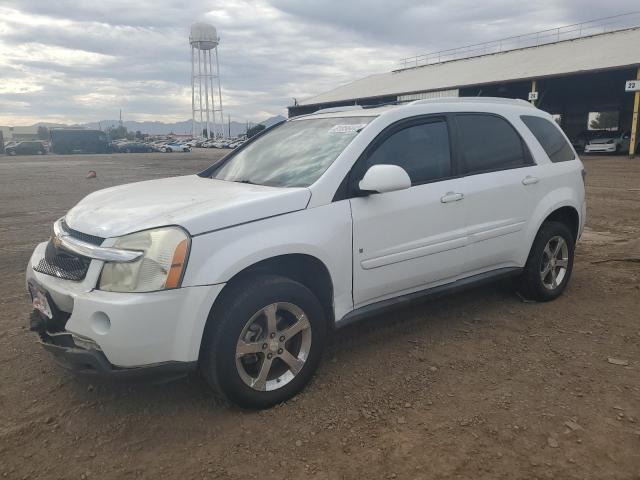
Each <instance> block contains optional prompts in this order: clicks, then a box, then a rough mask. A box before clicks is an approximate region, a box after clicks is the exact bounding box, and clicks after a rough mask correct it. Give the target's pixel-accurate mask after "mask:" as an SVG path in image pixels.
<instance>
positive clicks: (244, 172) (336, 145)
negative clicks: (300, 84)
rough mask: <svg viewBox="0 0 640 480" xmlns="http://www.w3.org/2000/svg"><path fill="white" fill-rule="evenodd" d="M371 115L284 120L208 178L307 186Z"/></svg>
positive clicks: (364, 124)
mask: <svg viewBox="0 0 640 480" xmlns="http://www.w3.org/2000/svg"><path fill="white" fill-rule="evenodd" d="M373 118H374V117H341V118H310V119H301V120H294V121H290V122H285V123H283V124H281V125H279V126H277V127H275V128H274V129H273V130H271V131H269V132H266V133H265V134H264V135H262V136H261V137H260V138H257V139H256V140H254V141H253V142H251V143H250V144H248V145H247V146H246V147H245V148H243V149H242V150H240V151H239V152H238V153H236V154H235V155H233V156H232V157H231V158H229V159H228V160H227V161H225V162H224V163H223V164H222V165H221V166H220V167H219V168H217V169H216V170H215V171H214V173H213V174H212V176H211V178H216V179H218V180H227V181H230V182H245V183H253V184H257V185H269V186H273V187H308V186H309V185H311V184H312V183H313V182H315V181H316V180H317V179H318V178H320V176H321V175H322V174H323V173H324V171H325V170H326V169H327V168H329V165H331V164H332V163H333V161H334V160H335V159H336V158H337V157H338V155H340V153H341V152H342V151H343V150H344V149H345V148H346V147H347V145H349V143H350V142H351V140H353V138H354V137H355V136H356V135H357V134H358V132H359V131H360V130H362V129H363V128H364V127H365V126H366V125H367V124H368V123H369V122H370V121H371V120H373Z"/></svg>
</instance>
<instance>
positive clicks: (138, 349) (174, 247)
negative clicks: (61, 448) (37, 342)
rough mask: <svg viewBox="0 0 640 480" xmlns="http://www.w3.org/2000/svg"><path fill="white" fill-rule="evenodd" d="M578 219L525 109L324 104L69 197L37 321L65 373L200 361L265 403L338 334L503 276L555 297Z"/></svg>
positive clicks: (220, 388) (34, 289) (219, 379)
mask: <svg viewBox="0 0 640 480" xmlns="http://www.w3.org/2000/svg"><path fill="white" fill-rule="evenodd" d="M584 221H585V195H584V170H583V165H582V163H581V161H580V160H579V158H578V157H577V155H576V154H575V151H574V150H573V149H572V147H571V145H570V144H569V142H568V141H567V139H566V137H565V135H564V134H563V133H562V131H561V130H560V129H559V128H558V126H557V125H556V124H555V122H554V121H553V119H552V118H551V117H550V116H549V115H548V114H546V113H544V112H542V111H540V110H537V109H535V108H534V107H532V106H531V105H530V104H528V103H526V102H524V101H519V100H506V99H490V98H474V99H440V100H437V101H416V102H413V103H411V104H407V105H402V106H386V107H376V108H348V107H347V108H343V109H330V110H325V111H320V112H317V113H315V114H312V115H306V116H301V117H296V118H292V119H290V120H288V121H286V122H283V123H281V124H279V125H277V126H274V127H272V128H270V129H268V130H266V131H264V132H263V133H262V134H260V135H258V136H256V137H254V138H252V139H251V140H250V141H248V142H247V143H245V144H244V145H242V146H241V147H239V148H238V149H236V150H235V151H233V152H232V153H230V154H229V155H227V156H226V157H225V158H224V159H223V160H222V161H220V162H219V163H218V164H216V165H213V166H212V167H210V168H208V169H207V170H205V171H203V172H201V173H199V174H197V175H188V176H182V177H175V178H166V179H161V180H153V181H147V182H140V183H133V184H128V185H122V186H118V187H113V188H108V189H106V190H101V191H97V192H95V193H92V194H90V195H88V196H87V197H86V198H84V199H83V200H81V201H80V202H79V203H78V204H77V205H76V206H75V207H73V208H72V209H71V210H69V212H68V213H67V214H66V215H65V216H64V217H63V218H61V219H59V220H57V221H56V222H55V224H54V227H53V236H52V238H51V240H49V241H48V242H45V243H41V244H39V245H38V246H37V247H36V248H35V251H34V252H33V255H32V257H31V260H30V262H29V265H28V268H27V274H26V277H27V278H26V280H27V285H28V288H29V291H30V293H31V296H32V300H33V313H32V317H31V327H32V329H33V330H35V331H37V332H38V333H39V335H40V339H41V342H42V345H43V346H44V347H45V348H47V349H48V350H50V351H51V352H52V353H53V354H54V355H55V357H56V358H57V359H58V360H59V361H60V362H61V363H63V364H64V365H66V366H67V367H69V368H71V369H73V370H74V371H76V372H79V373H92V374H99V375H109V376H113V377H118V376H119V377H128V376H133V375H138V374H141V373H142V374H154V373H157V374H162V375H174V376H175V375H179V374H183V373H184V372H187V371H190V370H194V369H196V368H199V370H200V371H201V372H202V374H203V375H204V377H205V379H206V380H207V381H208V382H209V383H210V384H211V386H212V387H213V388H214V389H215V390H216V391H217V392H219V393H221V394H222V395H223V396H224V397H226V398H227V399H229V400H230V401H232V402H235V403H237V404H239V405H241V406H244V407H250V408H265V407H269V406H271V405H274V404H276V403H279V402H282V401H284V400H286V399H287V398H289V397H291V396H293V395H295V394H296V393H297V392H299V391H300V390H301V389H302V388H303V387H304V386H305V384H306V383H307V382H308V381H309V380H310V378H311V377H312V375H313V373H314V371H315V370H316V368H317V367H318V364H319V361H320V357H321V353H322V350H323V347H324V344H325V339H326V337H327V334H328V333H329V332H330V331H332V330H333V329H334V328H335V327H340V326H342V325H345V324H347V323H349V322H351V321H354V320H357V319H361V318H363V317H366V316H369V315H372V314H375V313H379V312H382V311H384V310H385V309H388V308H392V307H393V306H394V305H397V304H399V303H402V304H404V303H405V302H406V301H408V300H413V299H419V298H424V297H428V296H429V295H433V294H438V295H439V294H442V293H443V292H449V291H457V290H460V289H461V288H464V287H468V286H472V285H476V284H478V283H481V282H486V281H488V280H493V279H497V278H500V277H505V276H512V277H514V279H515V281H516V285H517V287H518V288H519V289H520V291H521V292H522V293H523V294H524V295H526V296H527V297H529V298H531V299H535V300H538V301H545V300H552V299H554V298H556V297H557V296H559V295H560V294H561V293H562V292H563V290H564V289H565V287H566V286H567V283H568V282H569V278H570V276H571V271H572V266H573V255H574V246H575V243H576V241H577V240H578V238H579V237H580V234H581V232H582V228H583V226H584ZM425 308H428V307H425Z"/></svg>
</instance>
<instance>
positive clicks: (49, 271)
mask: <svg viewBox="0 0 640 480" xmlns="http://www.w3.org/2000/svg"><path fill="white" fill-rule="evenodd" d="M90 263H91V260H90V259H89V258H85V257H81V256H79V255H75V254H73V253H71V252H67V251H66V250H62V249H58V248H56V247H55V245H54V244H53V243H52V242H51V241H49V243H48V244H47V248H46V250H45V253H44V258H43V259H41V260H40V261H39V262H38V264H37V265H35V266H34V267H33V269H34V270H35V271H36V272H40V273H44V274H45V275H51V276H52V277H58V278H62V279H64V280H73V281H76V282H79V281H80V280H83V279H84V277H85V276H86V275H87V270H88V269H89V264H90Z"/></svg>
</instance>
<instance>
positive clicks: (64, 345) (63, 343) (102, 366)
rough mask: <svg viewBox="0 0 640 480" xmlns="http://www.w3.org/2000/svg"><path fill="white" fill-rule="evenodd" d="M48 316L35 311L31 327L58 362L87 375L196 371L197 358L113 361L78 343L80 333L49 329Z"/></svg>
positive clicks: (163, 375) (166, 376)
mask: <svg viewBox="0 0 640 480" xmlns="http://www.w3.org/2000/svg"><path fill="white" fill-rule="evenodd" d="M45 324H46V318H44V317H42V316H41V314H40V313H39V312H35V311H34V312H32V314H31V329H32V330H35V331H37V332H38V333H39V335H40V344H41V345H42V347H43V348H44V349H45V350H47V351H48V352H49V353H51V354H52V355H53V357H54V359H55V360H56V362H57V363H58V364H59V365H60V366H62V367H63V368H66V369H67V370H69V371H71V372H73V373H75V374H79V375H85V376H91V377H103V378H110V379H123V380H124V379H133V378H139V377H145V378H147V379H154V380H158V381H160V380H171V379H174V378H179V377H182V376H184V375H186V374H188V373H189V372H192V371H194V370H195V369H196V367H197V362H173V361H170V362H163V363H158V364H152V365H144V366H139V367H130V368H121V367H117V366H115V365H113V364H112V363H111V362H109V359H107V357H106V355H105V354H104V353H103V352H102V351H101V350H99V349H97V348H87V347H86V344H87V343H89V342H85V343H84V345H82V346H81V345H78V344H77V343H76V341H79V339H78V338H77V337H74V335H72V334H71V333H68V332H63V333H51V334H50V333H48V332H47V331H46V330H45V329H44V327H45Z"/></svg>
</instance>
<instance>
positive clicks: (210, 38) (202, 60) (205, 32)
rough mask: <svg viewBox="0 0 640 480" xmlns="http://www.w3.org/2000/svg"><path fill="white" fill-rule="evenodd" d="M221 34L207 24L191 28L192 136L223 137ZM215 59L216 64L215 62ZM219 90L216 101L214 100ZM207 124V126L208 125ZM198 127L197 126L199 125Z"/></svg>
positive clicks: (198, 24) (196, 24)
mask: <svg viewBox="0 0 640 480" xmlns="http://www.w3.org/2000/svg"><path fill="white" fill-rule="evenodd" d="M219 42H220V39H219V38H218V32H217V31H216V28H215V27H214V26H213V25H209V24H208V23H194V24H193V25H191V34H190V35H189V43H190V44H191V113H192V116H191V134H192V135H193V136H194V137H201V136H204V135H203V131H204V130H205V129H206V131H207V135H208V136H209V137H224V128H223V124H224V119H223V116H222V91H221V88H220V64H219V63H218V43H219ZM214 59H215V61H214ZM214 66H215V69H214ZM216 90H217V102H216V100H215V97H216V92H215V91H216ZM205 122H206V123H205ZM196 125H197V126H196Z"/></svg>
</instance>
